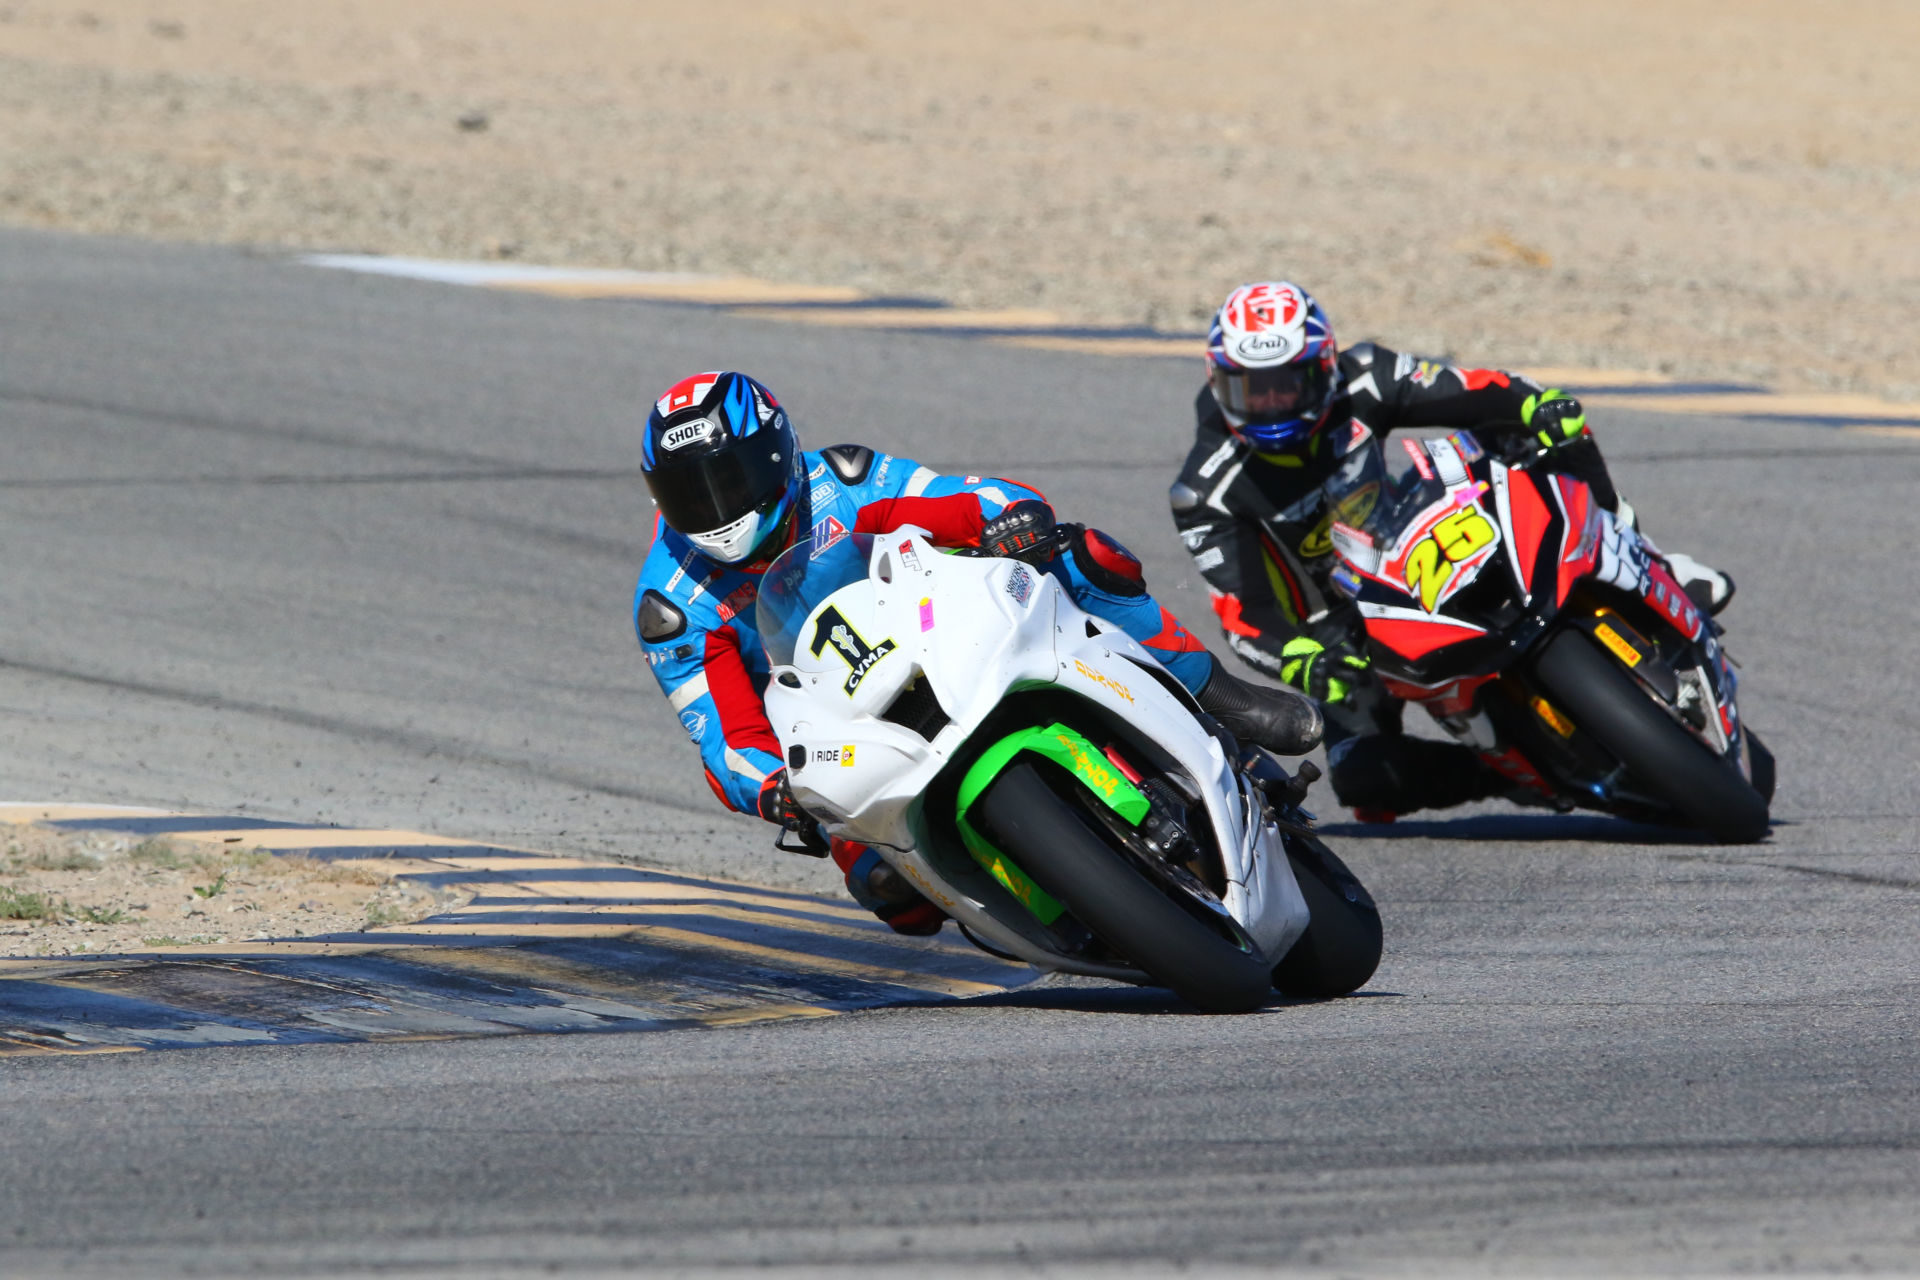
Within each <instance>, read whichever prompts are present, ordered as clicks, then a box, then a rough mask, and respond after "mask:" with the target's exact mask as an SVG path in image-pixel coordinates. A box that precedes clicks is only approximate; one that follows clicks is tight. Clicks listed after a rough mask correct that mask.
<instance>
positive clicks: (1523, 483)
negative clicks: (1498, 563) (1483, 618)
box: [1507, 471, 1553, 591]
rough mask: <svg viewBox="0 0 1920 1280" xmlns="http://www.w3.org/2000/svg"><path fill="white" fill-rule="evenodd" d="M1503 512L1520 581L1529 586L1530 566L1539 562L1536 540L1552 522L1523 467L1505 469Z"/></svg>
mask: <svg viewBox="0 0 1920 1280" xmlns="http://www.w3.org/2000/svg"><path fill="white" fill-rule="evenodd" d="M1507 513H1508V515H1509V516H1510V517H1511V519H1512V521H1513V556H1514V563H1515V564H1517V565H1518V566H1519V568H1520V581H1522V582H1524V583H1526V584H1527V590H1529V591H1531V590H1533V569H1534V566H1535V565H1536V564H1537V563H1539V558H1540V543H1541V540H1542V539H1544V538H1545V537H1546V536H1547V527H1548V526H1549V525H1550V524H1552V523H1553V512H1551V511H1549V510H1547V504H1546V503H1544V502H1542V501H1541V500H1540V491H1539V490H1538V489H1536V488H1535V487H1534V484H1533V480H1532V478H1531V477H1529V476H1528V475H1527V473H1526V472H1524V471H1509V472H1508V473H1507Z"/></svg>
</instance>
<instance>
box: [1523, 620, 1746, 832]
mask: <svg viewBox="0 0 1920 1280" xmlns="http://www.w3.org/2000/svg"><path fill="white" fill-rule="evenodd" d="M1534 674H1535V675H1536V676H1538V677H1539V680H1540V682H1541V683H1542V684H1543V685H1545V686H1546V691H1547V693H1548V694H1549V695H1550V696H1551V698H1552V699H1553V701H1554V702H1556V703H1558V704H1559V705H1560V706H1561V707H1564V708H1565V709H1566V711H1567V714H1568V715H1570V716H1572V717H1573V722H1574V723H1575V724H1576V725H1578V726H1580V727H1581V728H1582V729H1584V730H1586V731H1587V733H1588V734H1590V735H1591V736H1592V737H1593V739H1594V740H1595V741H1596V742H1598V743H1599V744H1600V745H1601V746H1603V747H1605V748H1606V749H1607V751H1608V752H1610V753H1611V754H1612V755H1613V756H1614V758H1615V759H1617V760H1619V761H1620V762H1621V763H1622V764H1624V765H1626V766H1627V768H1628V769H1629V770H1630V771H1631V772H1632V774H1633V776H1634V780H1635V781H1636V782H1637V783H1638V784H1639V785H1641V786H1643V787H1645V788H1646V789H1647V790H1648V791H1649V792H1651V793H1652V794H1654V795H1656V796H1658V797H1660V798H1661V799H1662V800H1665V801H1666V802H1667V804H1668V805H1670V806H1671V807H1672V808H1673V809H1674V811H1675V812H1677V813H1678V814H1679V815H1680V816H1681V817H1682V818H1684V819H1685V820H1686V821H1687V823H1688V824H1689V825H1691V826H1694V827H1697V828H1699V829H1700V830H1702V831H1704V832H1706V833H1707V834H1709V835H1711V836H1712V837H1713V838H1714V839H1716V840H1719V841H1722V842H1724V843H1727V844H1747V843H1750V842H1752V841H1755V840H1759V839H1761V838H1762V837H1764V836H1765V835H1766V834H1767V801H1766V800H1765V799H1763V798H1762V797H1761V795H1760V794H1759V792H1757V791H1755V790H1754V788H1753V787H1751V786H1749V785H1747V780H1746V779H1745V778H1743V777H1742V776H1741V775H1740V770H1739V769H1738V767H1736V766H1735V765H1734V764H1733V763H1731V762H1730V761H1726V760H1720V759H1716V758H1715V757H1714V755H1713V753H1712V752H1711V751H1709V750H1708V749H1707V748H1706V746H1705V745H1704V744H1702V743H1701V742H1700V741H1699V740H1698V739H1696V738H1695V737H1694V736H1693V735H1692V734H1690V733H1688V732H1687V731H1686V730H1685V729H1683V728H1681V727H1680V725H1679V724H1678V723H1676V722H1675V721H1674V719H1673V717H1671V716H1669V715H1668V714H1667V713H1666V712H1665V711H1663V710H1661V709H1660V708H1659V707H1658V706H1656V705H1655V704H1654V702H1653V699H1652V698H1651V697H1649V696H1648V695H1647V693H1646V692H1644V691H1643V690H1642V689H1641V688H1640V685H1639V684H1638V683H1637V682H1636V681H1635V680H1634V678H1633V677H1632V676H1630V675H1628V674H1627V673H1626V672H1625V671H1623V670H1622V669H1621V668H1620V666H1619V665H1618V664H1617V663H1615V662H1614V661H1613V660H1612V659H1611V658H1609V657H1607V656H1606V655H1605V654H1603V653H1601V652H1600V650H1599V648H1598V647H1596V646H1595V645H1594V644H1593V642H1592V641H1590V640H1588V639H1587V637H1586V636H1585V635H1583V634H1582V633H1580V632H1578V631H1562V632H1560V633H1559V634H1558V635H1556V636H1554V637H1553V638H1552V639H1551V640H1549V641H1548V642H1547V645H1546V647H1545V649H1543V650H1542V651H1541V653H1540V657H1539V659H1538V660H1537V661H1536V662H1535V664H1534ZM1756 772H1757V770H1756Z"/></svg>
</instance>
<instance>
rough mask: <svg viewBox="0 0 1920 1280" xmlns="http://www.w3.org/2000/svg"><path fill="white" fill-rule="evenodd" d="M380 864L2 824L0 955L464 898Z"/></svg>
mask: <svg viewBox="0 0 1920 1280" xmlns="http://www.w3.org/2000/svg"><path fill="white" fill-rule="evenodd" d="M389 861H390V865H375V864H373V863H370V862H368V861H366V860H364V859H355V860H353V861H349V862H327V861H321V860H319V859H315V858H308V857H301V856H298V855H294V856H288V855H275V854H271V853H265V852H262V851H261V850H258V849H250V848H247V847H246V846H245V845H244V844H241V843H234V844H231V845H227V846H224V847H212V846H207V845H199V844H181V843H175V842H172V841H168V840H164V839H147V840H139V839H131V838H128V837H126V836H116V835H111V834H106V833H102V832H84V833H81V832H68V831H55V830H49V829H47V828H44V827H10V828H6V829H5V830H4V831H0V956H65V955H88V954H96V955H98V954H107V953H113V952H122V951H126V950H128V949H130V948H143V947H175V946H198V945H205V944H209V943H227V942H239V941H242V940H258V939H267V938H310V937H318V936H321V935H324V934H338V933H353V932H357V931H359V930H361V929H371V928H377V927H379V926H381V925H387V924H401V923H404V922H410V921H414V920H419V919H422V918H424V917H426V916H429V915H432V914H433V913H434V912H436V911H440V910H444V909H446V908H448V907H450V906H454V905H457V904H458V903H459V902H460V901H462V900H463V898H464V897H466V896H471V895H462V894H458V893H445V892H436V891H434V890H432V889H428V888H424V887H422V886H420V885H417V884H410V883H408V882H406V881H404V880H397V879H395V876H396V874H397V873H398V872H401V871H409V870H415V869H418V864H416V863H414V862H412V861H411V860H407V859H394V860H389Z"/></svg>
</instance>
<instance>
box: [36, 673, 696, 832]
mask: <svg viewBox="0 0 1920 1280" xmlns="http://www.w3.org/2000/svg"><path fill="white" fill-rule="evenodd" d="M0 671H18V672H21V673H23V674H26V675H34V676H40V677H42V678H44V679H49V680H65V681H68V682H70V683H74V684H83V685H87V686H90V687H92V688H97V689H111V690H114V691H115V692H118V693H132V694H136V695H139V696H140V697H145V698H154V699H158V700H160V701H164V702H174V703H179V704H181V705H183V706H190V707H200V708H202V709H204V710H209V711H225V712H232V713H235V714H239V715H247V716H254V717H257V718H259V719H263V720H272V721H275V722H278V723H280V724H290V725H294V726H297V727H299V728H302V729H313V730H317V731H318V732H321V733H332V734H338V735H340V736H342V737H347V738H353V739H357V740H359V741H362V742H378V743H383V744H385V745H387V746H391V747H398V748H400V749H401V750H404V751H410V752H414V753H416V754H419V755H423V756H441V757H445V758H447V759H450V760H456V761H462V762H474V763H479V764H486V765H492V766H494V767H495V768H499V769H506V770H509V771H511V772H515V773H521V774H525V775H527V776H529V777H533V778H539V779H541V780H543V781H547V782H557V783H559V784H560V785H562V786H565V787H570V788H574V789H577V790H581V791H588V792H592V793H594V794H597V795H605V796H613V797H614V798H616V799H620V800H637V801H640V802H642V803H645V804H654V805H659V806H660V807H662V808H665V809H672V810H674V811H676V812H678V813H690V814H696V815H698V816H700V817H703V818H711V817H712V816H713V809H712V806H711V805H700V804H691V803H688V802H687V801H686V800H684V799H681V798H678V797H675V796H672V795H669V794H665V793H661V792H654V791H648V790H645V789H643V788H639V787H627V786H621V785H620V784H618V783H611V782H606V781H603V780H601V779H598V778H593V777H589V776H587V775H585V774H580V773H574V772H572V771H570V770H566V769H554V768H550V767H547V766H544V765H539V764H535V763H533V762H532V761H529V760H524V759H519V758H516V757H514V756H508V755H500V754H498V753H496V752H491V751H484V750H480V749H478V748H475V747H473V746H470V745H468V744H466V743H462V742H458V741H456V740H453V739H449V738H440V737H436V736H434V735H432V734H428V733H420V732H418V731H416V730H412V729H392V728H387V727H385V726H382V725H370V724H364V723H361V722H359V721H354V720H347V719H344V718H342V717H339V716H327V715H320V714H318V713H316V712H312V711H301V710H299V709H297V708H294V707H276V706H273V705H271V704H270V703H264V702H251V701H248V700H246V699H242V698H230V697H226V696H224V695H222V694H217V693H206V692H203V691H201V690H197V689H180V688H173V687H170V686H167V685H160V684H152V683H149V682H146V681H141V680H124V679H120V678H118V677H115V676H103V675H96V674H94V673H92V672H87V671H73V670H69V669H67V668H64V667H56V666H52V665H50V664H47V663H41V662H22V661H19V660H17V659H13V658H6V657H0Z"/></svg>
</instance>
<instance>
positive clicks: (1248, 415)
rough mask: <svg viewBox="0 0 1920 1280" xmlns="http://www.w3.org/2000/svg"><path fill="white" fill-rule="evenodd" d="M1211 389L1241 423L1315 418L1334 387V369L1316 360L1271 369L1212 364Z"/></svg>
mask: <svg viewBox="0 0 1920 1280" xmlns="http://www.w3.org/2000/svg"><path fill="white" fill-rule="evenodd" d="M1210 376H1211V378H1212V381H1213V391H1214V394H1215V395H1216V396H1218V397H1219V399H1220V403H1221V405H1222V407H1224V408H1225V409H1226V410H1227V411H1228V412H1230V413H1232V414H1233V415H1234V416H1235V417H1237V418H1239V419H1240V420H1241V421H1243V422H1286V421H1289V420H1291V419H1294V418H1307V417H1316V416H1318V415H1319V413H1320V410H1321V409H1323V408H1324V407H1325V406H1326V403H1327V400H1328V399H1329V393H1331V391H1332V390H1333V376H1334V375H1333V370H1331V369H1329V368H1328V367H1327V366H1326V364H1324V363H1322V362H1321V361H1319V360H1307V361H1302V362H1300V363H1298V364H1283V365H1280V366H1278V367H1277V368H1273V369H1223V368H1221V367H1220V366H1219V365H1217V364H1216V365H1213V366H1212V371H1211V374H1210Z"/></svg>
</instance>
